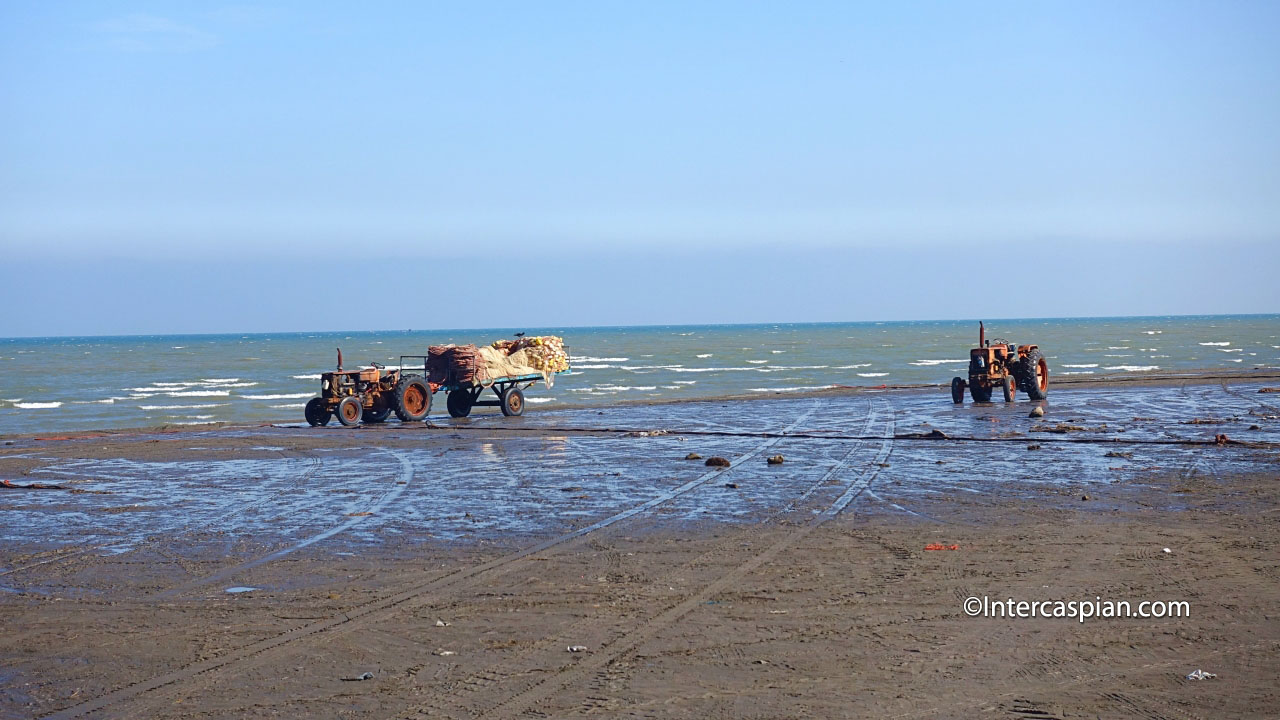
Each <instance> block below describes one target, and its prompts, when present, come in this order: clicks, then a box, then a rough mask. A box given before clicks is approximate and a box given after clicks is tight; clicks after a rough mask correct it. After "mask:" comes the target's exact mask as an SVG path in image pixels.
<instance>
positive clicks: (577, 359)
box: [569, 355, 631, 363]
mask: <svg viewBox="0 0 1280 720" xmlns="http://www.w3.org/2000/svg"><path fill="white" fill-rule="evenodd" d="M630 359H631V358H617V357H610V358H605V357H591V356H590V355H583V356H582V357H578V356H576V355H571V356H569V362H571V363H576V362H626V361H628V360H630Z"/></svg>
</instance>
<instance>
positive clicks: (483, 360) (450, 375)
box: [427, 335, 569, 387]
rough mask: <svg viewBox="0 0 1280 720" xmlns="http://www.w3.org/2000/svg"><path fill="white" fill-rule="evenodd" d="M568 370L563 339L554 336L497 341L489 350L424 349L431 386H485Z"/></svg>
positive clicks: (549, 381) (548, 376)
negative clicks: (517, 377)
mask: <svg viewBox="0 0 1280 720" xmlns="http://www.w3.org/2000/svg"><path fill="white" fill-rule="evenodd" d="M568 369H569V353H568V351H567V350H565V348H564V339H563V338H560V337H556V336H555V335H544V336H541V337H523V338H518V339H515V340H499V341H497V342H495V343H493V344H492V345H490V346H488V347H482V348H477V347H476V346H475V345H432V346H431V347H430V348H428V349H427V381H428V382H430V383H432V384H434V385H446V384H453V383H460V384H463V385H486V384H488V383H490V382H493V381H494V380H497V379H499V378H504V377H515V376H519V375H541V376H542V379H543V380H544V381H545V382H546V383H547V387H551V385H552V383H553V376H554V374H555V373H558V372H565V371H566V370H568Z"/></svg>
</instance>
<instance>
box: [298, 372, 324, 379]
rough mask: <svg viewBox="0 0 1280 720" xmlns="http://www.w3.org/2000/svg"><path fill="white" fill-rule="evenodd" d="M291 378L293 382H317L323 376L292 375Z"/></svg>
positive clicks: (317, 374) (318, 374) (316, 374)
mask: <svg viewBox="0 0 1280 720" xmlns="http://www.w3.org/2000/svg"><path fill="white" fill-rule="evenodd" d="M292 377H293V379H294V380H319V379H320V378H321V377H323V376H322V375H321V374H320V373H315V374H313V375H294V376H292Z"/></svg>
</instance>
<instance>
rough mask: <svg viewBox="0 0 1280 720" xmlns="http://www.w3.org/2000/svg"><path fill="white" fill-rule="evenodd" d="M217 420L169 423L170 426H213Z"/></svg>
mask: <svg viewBox="0 0 1280 720" xmlns="http://www.w3.org/2000/svg"><path fill="white" fill-rule="evenodd" d="M215 422H217V421H216V420H179V421H176V422H172V423H169V424H170V425H212V424H214V423H215Z"/></svg>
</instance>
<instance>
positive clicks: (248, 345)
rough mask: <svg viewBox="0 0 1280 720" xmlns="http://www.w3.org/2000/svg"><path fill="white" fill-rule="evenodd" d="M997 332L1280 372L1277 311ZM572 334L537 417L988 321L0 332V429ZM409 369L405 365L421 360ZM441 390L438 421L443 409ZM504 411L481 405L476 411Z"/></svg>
mask: <svg viewBox="0 0 1280 720" xmlns="http://www.w3.org/2000/svg"><path fill="white" fill-rule="evenodd" d="M986 331H987V338H988V339H995V338H1003V339H1006V340H1009V341H1011V342H1014V343H1017V344H1036V345H1039V346H1040V348H1041V349H1042V351H1043V352H1044V354H1045V356H1046V357H1047V359H1048V362H1049V368H1050V376H1051V378H1053V377H1073V376H1074V377H1086V378H1087V377H1103V376H1116V375H1119V376H1131V375H1135V374H1142V373H1157V374H1169V373H1178V372H1186V371H1192V370H1202V369H1229V370H1246V369H1272V370H1274V369H1278V368H1280V315H1211V316H1173V317H1119V318H1052V319H1034V320H1026V319H1023V320H999V319H993V320H988V321H986ZM517 332H524V333H526V334H527V335H559V336H561V337H563V338H564V340H565V343H566V345H567V346H568V348H569V352H570V357H571V360H572V367H571V371H570V372H567V373H562V374H560V375H558V376H557V377H555V379H554V383H553V385H552V387H546V386H545V385H544V384H543V383H541V382H539V383H538V384H537V385H535V386H534V387H533V388H531V389H529V390H528V391H527V392H526V400H527V401H528V404H529V409H528V412H530V413H533V412H537V411H538V410H539V409H543V408H555V407H564V406H579V407H581V406H602V405H611V404H618V403H632V402H646V401H649V402H652V401H668V400H685V399H687V400H692V399H710V398H717V397H725V396H730V395H760V396H771V395H776V394H779V393H782V394H785V393H796V392H803V391H809V390H818V389H823V388H830V387H837V386H871V387H878V386H881V385H916V384H943V385H945V384H946V383H949V382H950V380H951V378H952V377H954V376H957V375H964V374H965V371H966V367H967V362H968V360H967V358H968V351H969V348H971V347H973V346H975V344H976V343H977V340H978V321H976V320H974V321H950V320H949V321H929V322H849V323H808V324H806V323H796V324H760V325H664V326H647V327H576V328H575V327H564V328H555V327H547V328H532V327H531V328H488V329H484V328H477V329H456V330H379V331H349V332H297V333H265V334H229V335H228V334H223V335H140V336H124V337H48V338H3V339H0V370H2V372H0V435H11V434H17V433H46V432H67V431H81V430H97V429H117V428H138V427H154V426H160V425H190V426H199V425H205V424H212V423H218V422H235V423H295V422H301V421H302V409H303V406H304V405H305V404H306V402H307V400H308V399H310V398H312V397H315V396H317V395H318V394H319V390H320V374H321V373H322V372H324V371H326V370H330V369H333V368H334V367H335V366H336V364H337V350H338V349H339V348H341V350H342V354H343V357H344V364H345V366H346V367H347V368H348V369H350V368H353V367H360V366H368V365H370V364H371V363H374V362H378V363H381V364H383V365H385V366H386V367H388V368H395V367H398V366H400V364H401V355H425V354H426V352H427V347H428V346H430V345H436V344H446V343H460V344H462V343H475V344H487V343H490V342H493V341H494V340H498V339H501V338H509V337H512V336H513V335H514V334H515V333H517ZM408 364H410V363H406V365H408ZM443 400H444V398H443V395H438V396H437V397H436V400H435V402H434V403H433V406H432V415H433V416H436V415H441V414H443V413H444V412H445V410H444V406H445V403H444V402H443ZM481 411H485V412H487V411H496V408H477V410H476V412H481Z"/></svg>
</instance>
